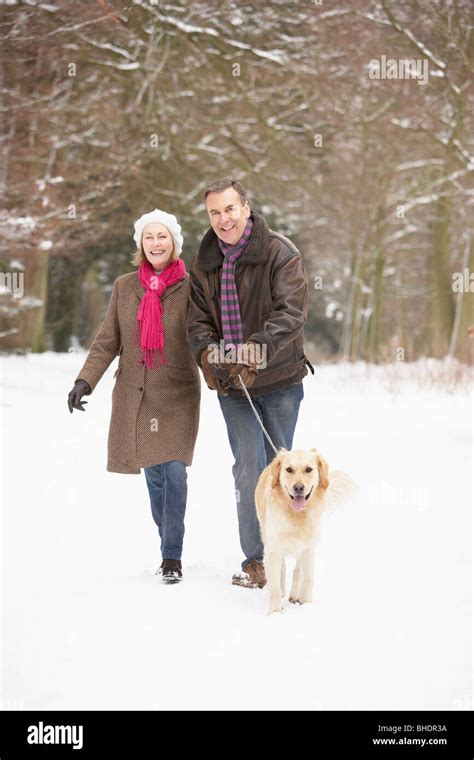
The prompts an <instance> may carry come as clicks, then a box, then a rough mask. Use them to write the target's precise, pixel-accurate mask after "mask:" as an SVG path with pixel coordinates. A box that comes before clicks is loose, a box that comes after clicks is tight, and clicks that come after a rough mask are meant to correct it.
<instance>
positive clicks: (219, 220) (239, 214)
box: [206, 187, 250, 245]
mask: <svg viewBox="0 0 474 760" xmlns="http://www.w3.org/2000/svg"><path fill="white" fill-rule="evenodd" d="M206 208H207V213H208V215H209V221H210V222H211V227H212V229H213V230H214V232H215V233H216V235H217V237H218V238H220V239H221V240H222V241H223V242H224V243H227V244H228V245H235V244H236V243H237V241H238V240H240V238H241V237H242V235H243V233H244V230H245V225H246V224H247V219H248V218H249V216H250V206H249V203H248V201H245V203H242V201H241V199H240V195H239V194H238V192H237V190H234V188H233V187H228V188H227V189H226V190H223V191H222V192H221V193H209V195H208V196H207V198H206Z"/></svg>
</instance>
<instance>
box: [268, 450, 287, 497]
mask: <svg viewBox="0 0 474 760" xmlns="http://www.w3.org/2000/svg"><path fill="white" fill-rule="evenodd" d="M283 454H286V449H280V451H279V452H278V454H277V455H276V457H275V459H274V460H273V462H272V463H271V465H270V473H271V476H272V488H276V487H277V485H278V484H279V482H280V470H281V458H282V455H283Z"/></svg>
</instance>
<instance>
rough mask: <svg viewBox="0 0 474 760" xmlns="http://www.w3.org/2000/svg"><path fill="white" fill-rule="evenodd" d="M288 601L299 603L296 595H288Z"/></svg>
mask: <svg viewBox="0 0 474 760" xmlns="http://www.w3.org/2000/svg"><path fill="white" fill-rule="evenodd" d="M288 601H289V602H291V604H301V602H300V600H299V599H298V597H297V596H290V597H288Z"/></svg>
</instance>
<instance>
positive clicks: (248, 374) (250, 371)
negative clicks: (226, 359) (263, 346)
mask: <svg viewBox="0 0 474 760" xmlns="http://www.w3.org/2000/svg"><path fill="white" fill-rule="evenodd" d="M253 346H255V344H254V343H244V345H243V346H242V348H241V357H242V358H241V361H240V362H239V363H237V364H231V365H230V367H229V369H228V370H227V375H228V378H229V382H230V383H231V385H232V386H233V387H234V388H238V389H239V390H242V386H241V384H240V380H239V375H240V377H241V378H242V382H243V383H244V385H245V387H246V388H250V386H251V385H252V384H253V382H254V380H255V378H256V377H257V361H256V359H255V349H254V348H253ZM239 358H240V357H239Z"/></svg>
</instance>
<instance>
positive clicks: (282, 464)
mask: <svg viewBox="0 0 474 760" xmlns="http://www.w3.org/2000/svg"><path fill="white" fill-rule="evenodd" d="M270 467H271V476H272V488H281V489H283V492H284V493H286V495H287V496H288V497H289V499H290V505H291V508H292V509H293V510H294V511H295V512H300V511H301V510H302V509H304V508H305V507H306V505H307V504H308V502H309V500H310V498H311V497H312V496H315V495H319V496H322V494H323V493H324V491H325V489H326V488H327V487H328V485H329V480H328V464H327V462H326V461H325V460H324V459H323V458H322V456H321V455H320V454H318V451H317V449H309V450H306V449H297V450H295V451H286V449H281V450H280V452H279V453H278V455H277V456H276V457H275V459H274V460H273V462H272V463H271V465H270Z"/></svg>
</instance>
